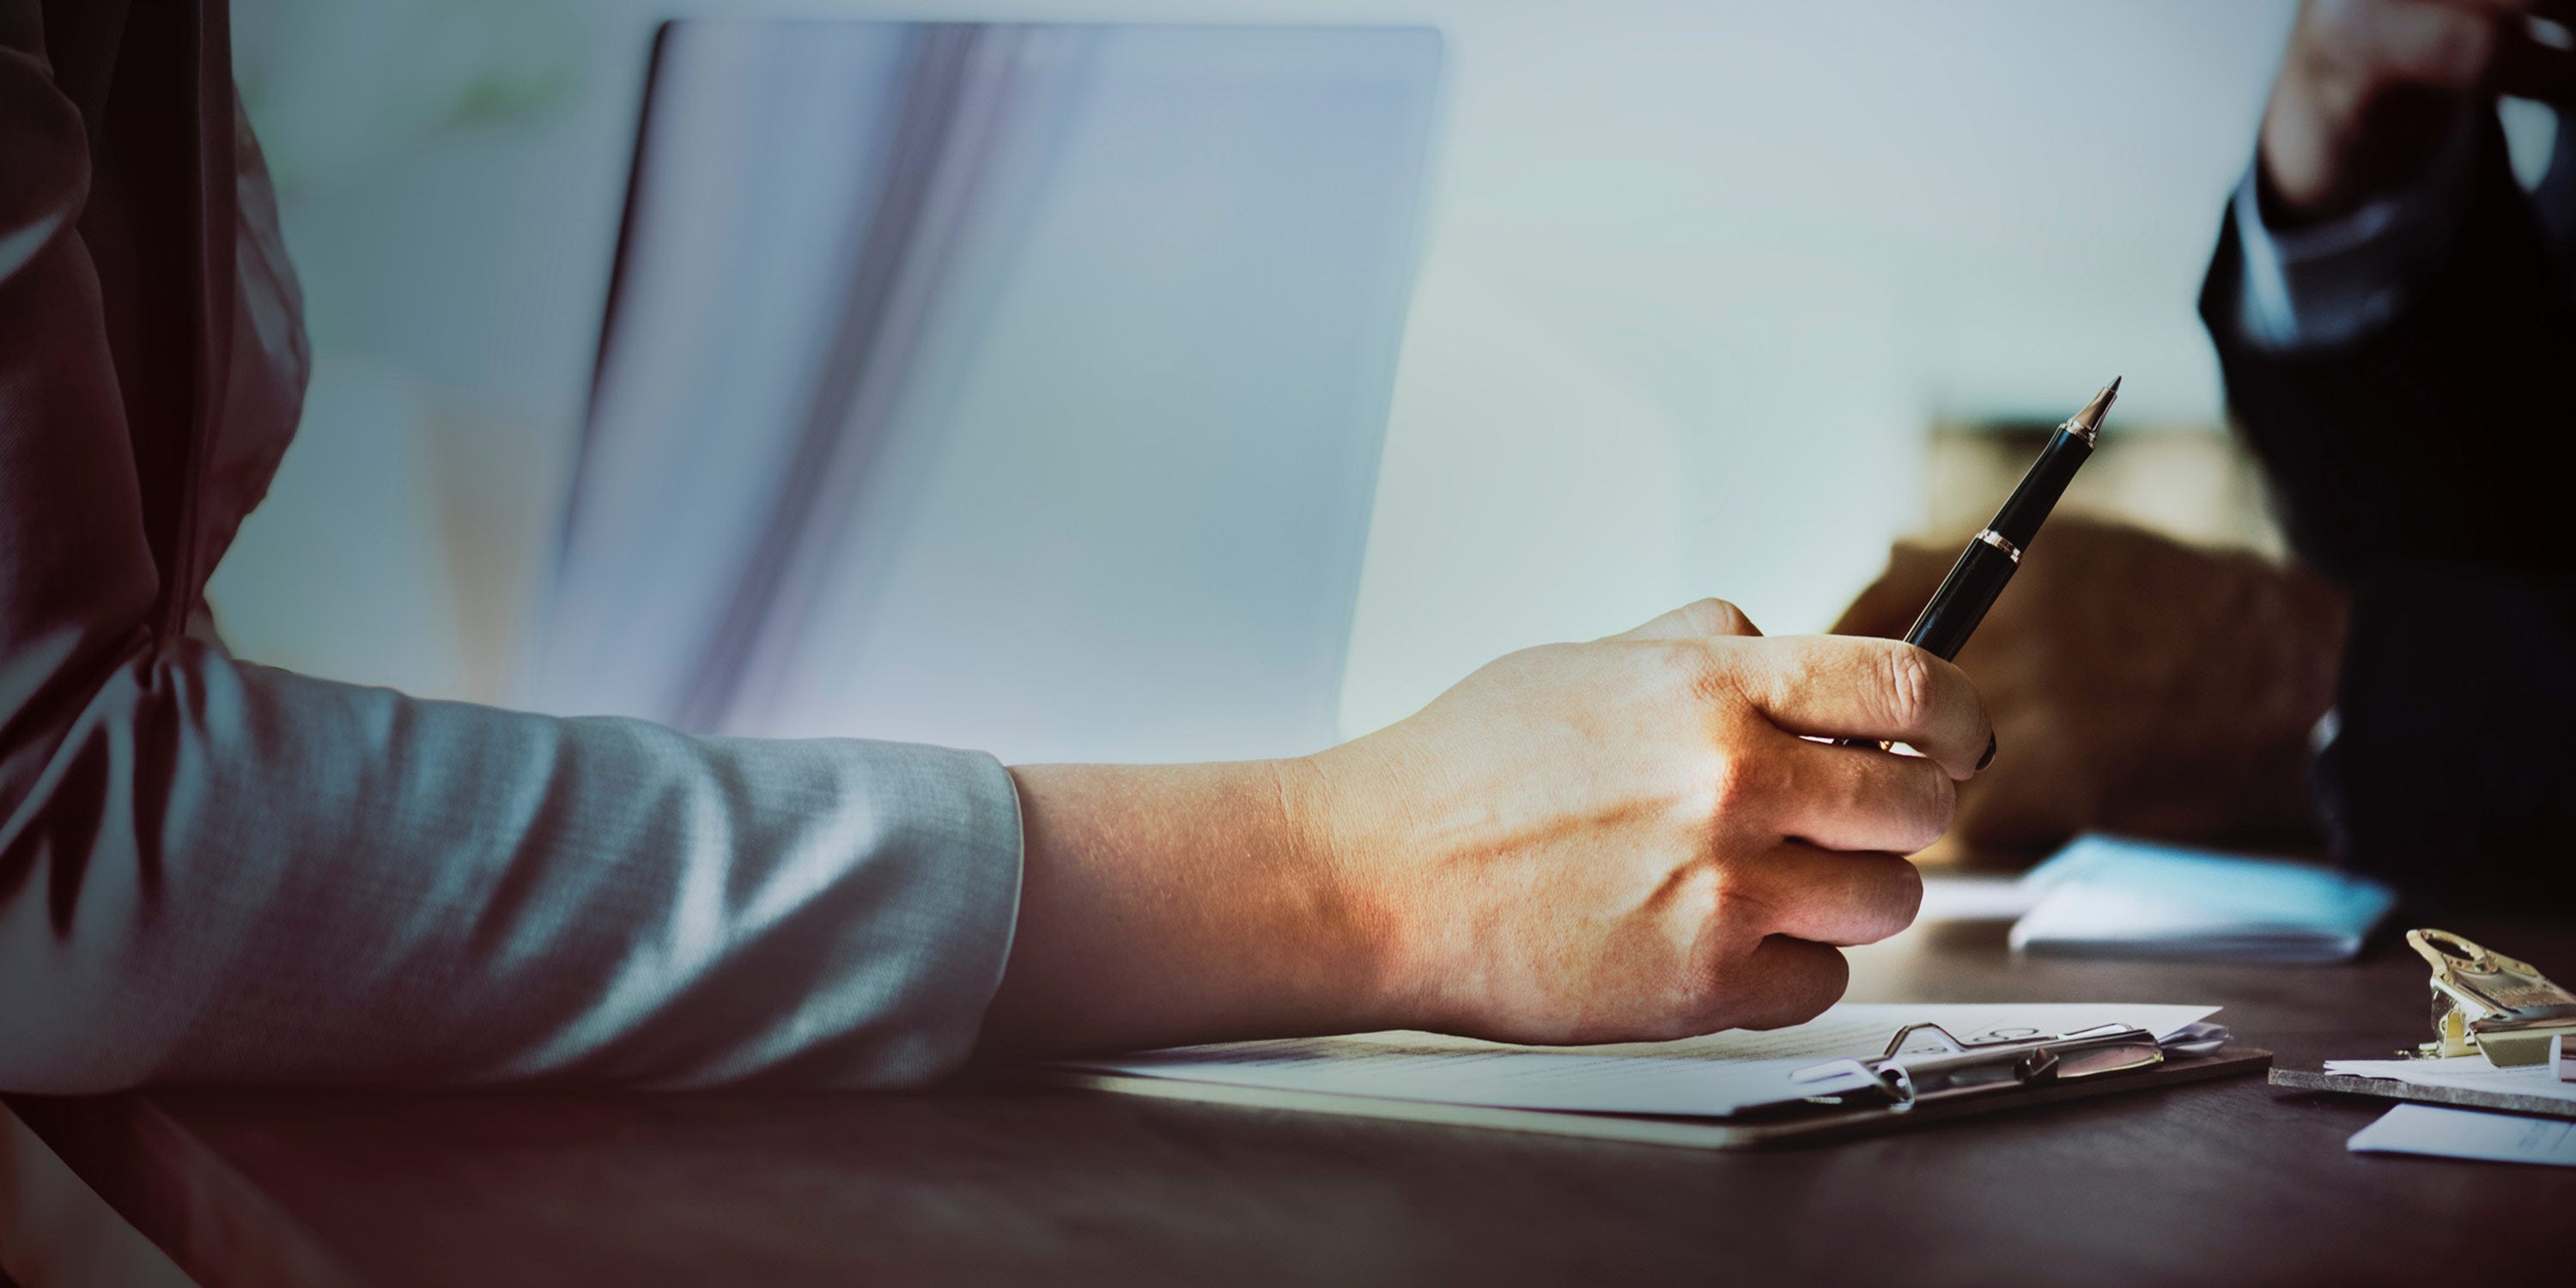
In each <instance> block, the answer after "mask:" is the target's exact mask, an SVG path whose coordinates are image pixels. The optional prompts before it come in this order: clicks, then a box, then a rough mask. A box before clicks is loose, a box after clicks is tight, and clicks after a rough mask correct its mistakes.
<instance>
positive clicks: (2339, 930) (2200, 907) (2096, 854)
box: [2012, 834, 2397, 962]
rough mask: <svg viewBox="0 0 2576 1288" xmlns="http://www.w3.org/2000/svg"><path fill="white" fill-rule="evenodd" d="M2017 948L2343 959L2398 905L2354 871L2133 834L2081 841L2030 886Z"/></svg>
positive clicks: (2016, 930)
mask: <svg viewBox="0 0 2576 1288" xmlns="http://www.w3.org/2000/svg"><path fill="white" fill-rule="evenodd" d="M2022 880H2023V884H2024V885H2025V886H2027V887H2029V888H2030V889H2031V890H2032V891H2033V892H2034V893H2035V894H2036V895H2037V898H2038V902H2037V903H2036V904H2035V905H2034V906H2033V907H2032V908H2031V910H2030V911H2029V912H2028V913H2026V914H2024V915H2023V917H2022V918H2021V920H2020V921H2018V922H2016V923H2014V925H2013V930H2012V946H2013V947H2014V948H2015V949H2016V950H2020V951H2028V952H2048V953H2080V954H2086V955H2094V956H2127V957H2154V958H2177V959H2197V960H2213V961H2273V962H2322V961H2343V960H2347V959H2349V958H2351V957H2353V956H2354V955H2355V954H2357V953H2359V952H2360V951H2361V944H2362V941H2363V940H2364V939H2365V938H2367V937H2368V935H2369V934H2370V931H2371V928H2372V927H2374V926H2376V925H2377V924H2379V920H2380V918H2382V917H2385V916H2386V915H2388V911H2389V909H2390V908H2392V907H2394V906H2395V905H2396V902H2397V896H2396V893H2395V892H2394V891H2392V890H2391V889H2389V888H2388V887H2387V886H2385V885H2382V884H2380V883H2379V882H2376V881H2372V880H2369V879H2368V878H2365V877H2358V876H2354V875H2352V874H2351V873H2348V872H2342V871H2338V870H2336V869H2333V868H2327V867H2319V866H2315V865H2312V864H2306V863H2298V862H2293V861H2290V860H2285V859H2265V858H2249V857H2246V856H2243V855H2234V854H2225V853H2221V852H2218V851H2214V850H2201V849H2193V848H2191V847H2188V846H2178V845H2164V844H2158V843H2155V842H2150V841H2136V840H2129V839H2126V838H2122V837H2114V836H2103V835H2098V834H2087V835H2084V836H2080V837H2077V838H2076V839H2075V840H2074V841H2072V842H2070V843H2069V844H2068V845H2067V846H2066V848H2065V849H2063V850H2060V851H2058V852H2057V854H2056V855H2055V856H2053V857H2051V858H2050V859H2049V860H2048V861H2047V862H2045V863H2042V864H2041V865H2040V866H2038V867H2036V868H2033V869H2032V870H2031V871H2030V873H2029V875H2027V876H2025V877H2024V878H2023V879H2022Z"/></svg>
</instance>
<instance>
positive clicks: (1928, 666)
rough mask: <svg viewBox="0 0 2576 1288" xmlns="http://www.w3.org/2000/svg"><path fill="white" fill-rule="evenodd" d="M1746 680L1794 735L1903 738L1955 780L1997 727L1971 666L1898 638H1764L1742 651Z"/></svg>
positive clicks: (1740, 668)
mask: <svg viewBox="0 0 2576 1288" xmlns="http://www.w3.org/2000/svg"><path fill="white" fill-rule="evenodd" d="M1733 660H1734V661H1735V662H1736V663H1737V666H1736V668H1735V676H1736V680H1737V683H1738V686H1739V688H1740V689H1741V691H1742V692H1743V693H1744V694H1745V696H1746V697H1748V698H1749V699H1751V700H1752V702H1753V704H1754V705H1755V706H1757V707H1759V708H1760V709H1761V710H1762V713H1763V714H1764V715H1765V716H1767V717H1768V718H1769V719H1770V721H1771V723H1773V724H1774V725H1777V726H1779V727H1780V728H1781V729H1783V730H1786V731H1788V732H1790V733H1794V734H1803V735H1808V736H1812V737H1820V738H1861V739H1866V740H1868V741H1871V742H1902V743H1908V744H1911V745H1912V746H1913V747H1914V749H1915V750H1917V751H1920V752H1922V753H1923V754H1924V755H1926V756H1929V757H1931V758H1932V760H1933V761H1934V762H1935V763H1937V764H1939V765H1940V766H1941V768H1942V770H1943V771H1944V772H1946V773H1948V774H1949V775H1950V777H1952V778H1957V779H1965V778H1967V777H1968V776H1970V775H1972V774H1974V773H1976V772H1977V762H1978V761H1979V760H1982V759H1984V757H1985V754H1986V746H1987V743H1988V742H1989V740H1991V739H1992V738H1993V736H1994V726H1993V725H1992V724H1991V723H1989V721H1988V719H1987V716H1986V704H1985V700H1984V699H1982V698H1980V697H1978V696H1977V689H1976V686H1975V685H1973V684H1970V683H1969V682H1968V677H1967V675H1966V673H1965V672H1962V671H1961V670H1960V669H1959V668H1958V667H1955V666H1952V665H1951V664H1950V663H1948V662H1944V661H1942V660H1941V659H1939V658H1937V657H1934V656H1932V655H1931V654H1929V653H1926V652H1924V651H1923V650H1922V649H1919V648H1916V647H1914V646H1913V645H1911V644H1905V643H1900V642H1898V641H1895V640H1879V639H1858V638H1853V637H1849V636H1840V635H1808V636H1797V637H1791V638H1784V639H1776V640H1765V641H1763V642H1762V646H1761V647H1759V648H1747V649H1742V650H1740V651H1739V653H1738V655H1737V656H1736V658H1734V659H1733Z"/></svg>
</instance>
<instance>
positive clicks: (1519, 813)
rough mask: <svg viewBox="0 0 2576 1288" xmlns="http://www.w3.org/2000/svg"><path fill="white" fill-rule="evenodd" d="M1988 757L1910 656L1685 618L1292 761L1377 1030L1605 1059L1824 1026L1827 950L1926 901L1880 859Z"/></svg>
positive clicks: (1986, 738) (1958, 691)
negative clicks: (1355, 918) (1356, 940)
mask: <svg viewBox="0 0 2576 1288" xmlns="http://www.w3.org/2000/svg"><path fill="white" fill-rule="evenodd" d="M1802 734H1814V735H1851V736H1858V737H1864V738H1869V739H1873V740H1875V739H1892V740H1898V741H1903V742H1906V743H1910V744H1912V745H1914V746H1916V747H1918V748H1920V749H1922V751H1923V752H1924V753H1925V755H1924V756H1920V757H1918V756H1903V755H1892V754H1889V753H1887V752H1882V751H1879V750H1877V749H1875V748H1870V749H1856V748H1849V747H1836V746H1832V745H1829V744H1826V743H1821V742H1813V741H1808V740H1807V739H1805V738H1802V737H1800V736H1799V735H1802ZM1990 745H1991V744H1990V734H1989V730H1988V727H1987V724H1986V716H1985V711H1984V709H1983V706H1982V704H1981V703H1980V702H1979V700H1978V698H1977V694H1976V692H1975V690H1973V689H1972V688H1970V687H1969V685H1968V682H1967V680H1966V678H1965V677H1964V676H1963V675H1962V674H1961V673H1960V672H1959V671H1958V669H1957V668H1955V667H1953V666H1951V665H1950V664H1948V663H1946V662H1943V661H1941V660H1940V659H1938V658H1935V657H1933V656H1932V655H1931V654H1928V653H1925V652H1923V651H1921V650H1919V649H1916V648H1913V647H1911V646H1908V645H1903V644H1894V643H1889V642H1883V641H1862V640H1854V639H1836V638H1832V637H1828V636H1816V637H1809V638H1803V639H1778V640H1772V639H1764V638H1762V637H1761V635H1760V632H1758V631H1756V630H1754V628H1753V626H1752V624H1751V623H1750V622H1748V621H1746V620H1745V618H1744V616H1743V614H1741V613H1739V612H1737V611H1736V610H1735V609H1734V608H1733V607H1732V606H1731V605H1728V604H1725V603H1721V602H1719V601H1716V600H1707V601H1703V602H1701V603H1698V604H1694V605H1692V606H1690V607H1688V608H1685V609H1682V610H1680V611H1678V612H1675V613H1672V614H1669V615H1667V616H1665V617H1662V618H1658V619H1656V620H1655V621H1653V622H1650V623H1648V624H1646V625H1645V626H1642V627H1639V628H1638V629H1636V630H1634V631H1630V632H1628V633H1627V634H1624V635H1618V636H1614V637H1612V638H1610V639H1608V640H1603V641H1600V642H1597V643H1592V644H1575V645H1560V646H1556V647H1550V648H1538V649H1531V650H1528V651H1525V652H1521V653H1515V654H1512V655H1511V656H1509V657H1506V658H1503V659H1502V660H1500V661H1498V662H1495V663H1493V664H1491V665H1489V666H1487V667H1485V668H1484V669H1483V670H1481V671H1478V672H1477V673H1476V674H1474V675H1472V676H1470V677H1468V678H1467V680H1466V681H1465V682H1463V683H1461V684H1459V685H1458V686H1457V687H1456V688H1455V689H1452V690H1450V691H1449V692H1448V693H1446V694H1444V695H1442V696H1441V698H1440V699H1439V700H1438V701H1436V702H1434V703H1432V704H1431V705H1430V706H1429V707H1428V708H1425V709H1424V710H1423V711H1422V712H1420V713H1419V714H1417V715H1415V716H1413V717H1412V718H1410V719H1407V720H1405V721H1403V722H1401V723H1399V724H1397V725H1395V726H1393V727H1391V728H1389V729H1387V730H1385V731H1383V732H1381V733H1378V734H1375V735H1372V736H1370V737H1367V738H1362V739H1360V740H1358V741H1356V742H1353V743H1351V744H1349V745H1347V746H1343V747H1339V748H1336V749H1334V750H1332V751H1330V752H1327V753H1325V754H1323V755H1321V756H1318V757H1315V758H1314V765H1315V772H1316V775H1317V777H1318V779H1320V781H1321V783H1322V784H1323V790H1322V792H1321V793H1320V799H1321V800H1323V801H1324V802H1325V804H1324V806H1323V807H1322V809H1321V810H1320V811H1319V818H1320V819H1321V820H1322V821H1323V822H1324V824H1325V826H1326V830H1327V832H1328V834H1329V838H1330V845H1331V847H1332V850H1333V852H1334V853H1335V854H1337V855H1339V856H1341V857H1342V862H1343V864H1344V866H1345V867H1346V868H1347V869H1348V870H1349V872H1350V875H1351V882H1352V884H1353V886H1354V887H1356V888H1359V889H1361V890H1363V891H1365V892H1366V896H1367V898H1368V900H1369V903H1370V905H1371V906H1372V908H1373V909H1374V915H1373V917H1372V920H1373V921H1375V922H1376V923H1377V924H1378V925H1379V926H1381V927H1382V928H1383V941H1384V943H1385V945H1386V948H1387V952H1388V958H1389V960H1388V969H1387V978H1388V981H1389V986H1390V987H1391V988H1392V990H1393V991H1394V993H1395V995H1396V996H1397V998H1398V999H1399V1000H1398V1009H1399V1010H1401V1011H1402V1012H1404V1013H1405V1014H1407V1015H1408V1016H1409V1017H1411V1019H1412V1021H1413V1022H1414V1023H1415V1024H1416V1025H1418V1026H1424V1027H1436V1028H1440V1029H1443V1030H1446V1031H1451V1032H1458V1033H1467V1034H1472V1035H1476V1036H1483V1037H1491V1038H1497V1039H1502V1040H1509V1041H1518V1042H1550V1043H1557V1042H1604V1041H1618V1040H1629V1039H1639V1038H1670V1037H1680V1036H1685V1035H1690V1034H1699V1033H1709V1032H1714V1031H1716V1030H1719V1029H1726V1028H1770V1027H1775V1026H1778V1025H1784V1024H1794V1023H1798V1022H1800V1021H1803V1020H1807V1019H1810V1018H1812V1017H1813V1016H1815V1014H1816V1013H1817V1012H1819V1011H1822V1010H1823V1009H1824V1008H1825V1007H1827V1006H1829V1005H1831V1004H1832V1003H1833V1002H1834V1000H1835V999H1836V998H1839V997H1840V996H1841V995H1842V991H1843V986H1844V983H1845V982H1846V969H1845V966H1844V962H1843V959H1842V955H1841V954H1840V953H1838V952H1836V951H1835V950H1834V948H1833V947H1831V945H1837V944H1859V943H1868V942H1871V941H1873V940H1877V939H1881V938H1884V937H1886V936H1888V935H1890V934H1893V933H1895V932H1896V931H1898V930H1901V929H1903V928H1904V927H1905V926H1906V925H1907V924H1908V923H1910V922H1911V921H1912V920H1913V919H1914V911H1915V907H1916V905H1917V904H1918V903H1919V902H1920V901H1921V899H1922V893H1923V887H1922V881H1921V879H1920V878H1919V877H1918V876H1917V875H1916V873H1915V871H1914V867H1913V865H1912V864H1910V863H1907V862H1906V861H1905V860H1904V859H1903V858H1902V857H1900V856H1901V855H1904V854H1906V853H1910V852H1912V851H1914V850H1917V849H1920V848H1922V847H1923V846H1926V845H1929V844H1930V843H1931V842H1932V841H1933V840H1934V839H1935V838H1936V837H1938V836H1940V835H1941V833H1942V830H1943V829H1944V828H1946V827H1947V826H1948V825H1949V821H1950V812H1951V806H1952V802H1953V800H1954V789H1953V780H1955V779H1964V778H1967V777H1968V776H1969V775H1970V774H1972V773H1974V772H1975V770H1976V767H1977V765H1978V763H1979V761H1980V760H1981V759H1982V758H1983V756H1984V755H1985V753H1986V751H1987V748H1988V747H1989V746H1990ZM1836 851H1843V852H1842V853H1837V852H1836Z"/></svg>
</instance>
